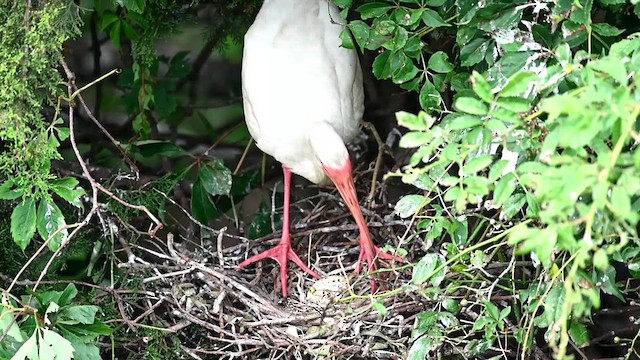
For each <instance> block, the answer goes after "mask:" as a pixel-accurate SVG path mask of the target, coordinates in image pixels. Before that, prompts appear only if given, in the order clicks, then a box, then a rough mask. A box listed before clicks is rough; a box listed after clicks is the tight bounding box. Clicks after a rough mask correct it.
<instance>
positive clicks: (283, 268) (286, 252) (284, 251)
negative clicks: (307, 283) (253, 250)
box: [238, 238, 320, 297]
mask: <svg viewBox="0 0 640 360" xmlns="http://www.w3.org/2000/svg"><path fill="white" fill-rule="evenodd" d="M267 258H268V259H273V260H275V261H276V262H277V263H278V264H279V265H280V284H281V286H282V296H283V297H287V280H288V277H289V276H288V274H287V269H288V268H289V260H291V261H293V262H294V263H295V264H296V265H298V266H299V267H300V268H301V269H302V270H304V271H305V272H306V273H308V274H309V275H311V276H313V277H315V278H320V275H318V273H317V272H315V271H313V270H311V269H309V267H308V266H307V265H306V264H305V263H304V262H303V261H302V260H301V259H300V257H299V256H298V254H296V253H295V252H294V251H293V249H291V240H290V239H289V240H288V241H287V240H286V239H284V238H283V239H282V240H281V241H280V243H279V244H278V245H276V246H275V247H273V248H271V249H269V250H266V251H263V252H261V253H260V254H257V255H254V256H252V257H250V258H248V259H247V260H245V261H243V262H241V263H240V265H238V269H242V268H244V267H247V266H249V265H251V264H253V263H254V262H258V261H262V260H264V259H267Z"/></svg>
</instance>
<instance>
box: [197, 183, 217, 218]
mask: <svg viewBox="0 0 640 360" xmlns="http://www.w3.org/2000/svg"><path fill="white" fill-rule="evenodd" d="M191 213H192V214H193V217H194V218H195V219H196V220H198V221H199V222H201V223H203V224H207V223H208V222H209V220H211V219H214V218H216V217H218V216H219V214H218V211H217V210H216V208H215V207H214V206H213V203H212V202H211V198H210V197H209V194H208V193H207V192H206V191H205V190H204V185H202V180H200V178H198V179H197V180H196V181H195V182H194V183H193V187H192V189H191Z"/></svg>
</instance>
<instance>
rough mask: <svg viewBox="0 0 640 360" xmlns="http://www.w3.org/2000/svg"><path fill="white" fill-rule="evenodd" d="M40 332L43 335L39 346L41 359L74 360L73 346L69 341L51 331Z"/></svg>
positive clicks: (42, 330)
mask: <svg viewBox="0 0 640 360" xmlns="http://www.w3.org/2000/svg"><path fill="white" fill-rule="evenodd" d="M38 331H39V332H41V333H42V337H41V338H40V343H39V344H38V345H39V346H38V348H39V350H38V353H39V354H40V359H56V360H70V359H72V358H73V346H72V345H71V343H70V342H69V340H67V339H65V338H63V337H62V336H60V334H58V333H57V332H54V331H51V330H47V329H40V330H38Z"/></svg>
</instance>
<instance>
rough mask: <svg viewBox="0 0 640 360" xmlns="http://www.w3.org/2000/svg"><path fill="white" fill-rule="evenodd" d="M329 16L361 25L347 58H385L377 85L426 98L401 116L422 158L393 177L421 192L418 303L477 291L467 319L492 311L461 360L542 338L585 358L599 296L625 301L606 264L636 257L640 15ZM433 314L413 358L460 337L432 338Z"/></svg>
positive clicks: (490, 11) (409, 143)
mask: <svg viewBox="0 0 640 360" xmlns="http://www.w3.org/2000/svg"><path fill="white" fill-rule="evenodd" d="M336 3H338V4H339V5H341V6H342V7H344V8H345V9H349V8H353V9H355V10H356V12H357V13H358V14H359V17H360V19H355V20H353V21H350V22H349V23H348V28H349V30H350V32H351V34H352V35H353V39H354V40H355V41H354V42H352V41H351V38H350V36H349V34H348V33H344V34H343V36H342V38H343V41H344V45H345V46H357V47H358V48H360V49H361V50H365V51H366V50H374V51H378V52H379V54H378V55H377V57H376V60H375V61H374V63H373V73H374V75H375V76H376V77H377V78H378V79H390V80H392V81H393V82H394V83H396V84H399V85H400V87H402V88H403V89H406V90H409V91H415V92H417V93H418V98H419V100H420V105H421V107H422V108H423V110H424V112H420V113H418V114H417V115H413V114H410V113H406V112H400V113H398V114H397V120H398V123H399V125H401V126H403V127H404V128H406V129H407V130H408V131H407V133H406V134H405V135H404V136H403V137H402V139H401V141H400V146H401V147H404V148H409V149H415V152H414V153H413V155H412V157H411V159H410V161H409V163H408V164H407V166H405V167H404V168H403V169H402V170H401V171H397V172H396V173H393V174H390V175H389V176H395V177H400V178H401V179H402V181H404V182H405V183H408V184H413V185H415V186H416V187H417V188H418V189H421V190H422V194H420V195H408V196H405V197H403V198H402V199H401V200H400V201H399V202H398V204H397V205H396V212H397V213H398V215H399V216H401V217H403V218H411V219H412V220H413V221H416V222H417V227H418V229H424V230H425V239H424V246H423V248H424V249H425V250H426V251H427V254H426V255H425V256H424V258H423V259H422V260H421V261H419V262H418V263H417V264H415V265H414V268H413V279H414V284H415V285H417V287H416V288H415V291H420V292H423V293H425V294H429V297H434V296H435V297H437V298H438V299H440V300H441V301H442V302H443V303H444V301H448V300H449V299H451V298H458V297H460V296H462V295H463V294H464V292H461V290H459V289H460V287H461V286H463V284H464V280H463V279H464V278H465V277H466V276H473V277H474V278H476V279H477V278H482V279H484V282H482V284H480V285H472V284H468V285H466V286H465V287H466V288H467V289H469V290H467V291H466V294H467V295H466V296H465V297H467V296H468V295H469V292H472V293H474V294H475V295H474V297H475V298H476V299H477V302H478V305H474V306H471V307H469V308H468V309H469V310H471V311H472V312H474V311H477V309H478V308H481V309H483V311H481V313H480V315H479V316H477V315H476V318H474V319H473V320H474V322H475V323H474V324H473V326H471V327H469V328H467V330H466V331H465V333H466V332H471V333H474V332H475V333H476V334H477V335H478V337H477V338H476V339H474V340H472V341H469V340H466V341H463V340H462V339H460V341H463V343H465V344H466V345H465V347H464V349H465V354H466V356H475V355H480V354H486V353H487V352H488V351H489V348H490V347H491V346H493V344H494V343H495V342H496V341H500V339H498V338H497V337H496V333H500V334H502V336H504V339H508V340H506V341H513V340H515V341H516V342H517V343H519V344H520V346H523V347H524V349H525V351H530V350H531V348H532V346H534V345H533V337H534V336H535V335H534V334H535V333H536V330H535V329H546V332H545V340H546V341H548V342H549V343H550V344H551V345H552V347H553V349H554V350H555V352H556V357H557V358H564V356H565V354H566V352H567V345H568V343H569V341H570V339H572V341H573V342H574V343H579V344H585V343H588V337H586V331H585V327H584V325H583V324H584V322H587V321H588V320H587V319H588V318H589V315H590V314H591V313H592V311H593V310H594V309H596V308H598V307H599V305H600V303H601V293H606V294H612V295H615V296H617V297H619V298H621V299H624V298H625V296H626V295H625V288H622V289H621V288H619V287H618V286H617V285H616V284H615V283H614V281H615V280H614V279H615V274H616V271H615V269H614V267H613V264H614V263H618V264H620V263H621V264H635V263H637V262H638V258H637V256H638V253H639V251H640V241H639V239H638V234H637V223H638V216H637V214H638V210H640V208H639V206H640V205H639V204H640V203H639V202H638V198H639V195H640V187H639V186H638V184H639V183H638V180H637V176H636V175H635V174H637V173H638V170H640V168H639V166H640V162H638V161H637V159H638V158H639V156H640V155H639V154H640V153H639V152H638V150H637V148H636V145H637V141H638V135H637V131H638V126H637V121H638V115H639V114H640V107H639V105H638V99H640V93H639V92H638V80H637V77H636V76H635V74H636V73H637V72H638V70H640V50H639V49H640V33H638V32H637V31H638V30H639V29H638V14H639V13H640V11H639V9H640V7H639V6H640V5H638V4H637V2H631V3H628V2H624V1H621V2H619V3H620V6H614V5H613V4H611V3H609V2H596V3H594V2H593V1H591V0H582V1H571V0H565V1H557V2H553V3H551V2H546V3H536V4H535V5H534V4H532V3H530V2H527V1H515V2H505V1H486V2H482V4H479V3H478V2H476V1H462V0H460V1H455V2H454V1H444V0H443V1H439V0H434V1H410V0H407V1H400V2H391V1H378V2H367V3H364V4H362V5H357V4H355V3H351V2H350V1H336ZM623 4H624V5H623ZM597 12H600V14H606V20H605V22H601V23H596V22H595V21H594V19H593V15H592V14H595V13H597ZM630 12H632V14H630ZM343 14H344V15H346V11H345V12H343ZM622 14H624V16H619V15H622ZM599 21H602V20H599ZM623 28H626V30H625V29H623ZM448 42H450V44H451V45H450V46H447V43H448ZM451 95H453V96H451ZM441 254H444V255H441ZM526 256H530V258H531V259H532V260H533V264H534V265H533V267H534V268H535V269H536V272H537V274H538V276H537V278H531V279H529V282H528V283H527V282H525V283H522V282H521V281H518V280H517V279H516V278H514V277H513V276H512V272H513V271H515V270H517V269H516V268H515V267H514V262H515V260H516V259H519V258H522V257H525V258H526ZM495 258H502V259H504V260H506V261H507V263H506V267H505V269H504V271H503V272H501V273H500V274H497V275H496V274H493V275H491V274H489V273H484V274H483V273H482V272H481V273H478V274H476V275H470V274H469V272H470V271H472V270H473V269H478V270H479V269H483V268H484V267H485V266H486V265H487V263H489V262H490V261H493V260H494V259H495ZM509 259H511V260H509ZM629 269H635V270H634V272H633V275H634V276H637V275H638V274H637V272H635V271H636V270H637V267H636V266H633V265H632V266H629ZM510 274H511V275H510ZM605 274H608V275H605ZM539 279H544V280H542V282H541V283H540V282H539ZM605 279H606V280H605ZM487 283H488V284H490V285H487ZM586 284H588V285H586ZM469 286H470V287H471V288H469ZM498 295H500V296H503V295H504V296H507V297H512V298H513V300H512V301H510V304H511V305H508V306H506V305H505V304H499V305H500V306H498V304H496V303H495V302H494V301H492V300H491V299H492V298H493V297H495V296H498ZM463 301H464V300H463ZM514 308H516V309H517V311H514V310H513V309H514ZM466 309H467V307H466V306H463V308H462V310H461V311H462V312H463V313H464V311H465V310H466ZM472 309H473V310H472ZM541 309H544V311H543V312H542V313H540V312H539V311H538V310H541ZM439 314H441V313H438V312H431V311H427V312H425V313H423V314H422V315H421V317H419V321H418V323H417V327H416V331H415V334H414V335H415V336H414V339H415V342H414V345H413V347H412V348H411V350H410V352H409V353H410V355H409V357H410V358H412V359H418V358H424V357H425V356H427V354H429V353H430V352H439V351H441V349H442V348H443V347H446V345H447V344H446V343H447V340H446V339H451V336H453V335H452V334H455V333H456V331H457V330H459V329H460V328H459V326H457V327H454V328H451V327H448V326H444V325H443V324H439V325H437V324H438V323H437V321H438V320H437V317H438V316H440V315H439ZM516 324H518V325H517V326H516ZM434 325H437V326H434ZM463 328H464V327H463ZM454 342H455V341H454ZM458 346H459V345H458Z"/></svg>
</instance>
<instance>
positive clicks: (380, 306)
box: [372, 301, 389, 317]
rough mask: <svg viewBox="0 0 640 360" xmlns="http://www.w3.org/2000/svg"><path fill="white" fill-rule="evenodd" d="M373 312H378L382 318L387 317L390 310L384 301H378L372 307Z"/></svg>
mask: <svg viewBox="0 0 640 360" xmlns="http://www.w3.org/2000/svg"><path fill="white" fill-rule="evenodd" d="M372 308H373V310H375V311H377V312H378V314H380V317H385V316H387V314H388V313H389V310H388V309H387V307H386V306H384V303H383V302H382V301H376V302H374V303H373V305H372Z"/></svg>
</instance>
